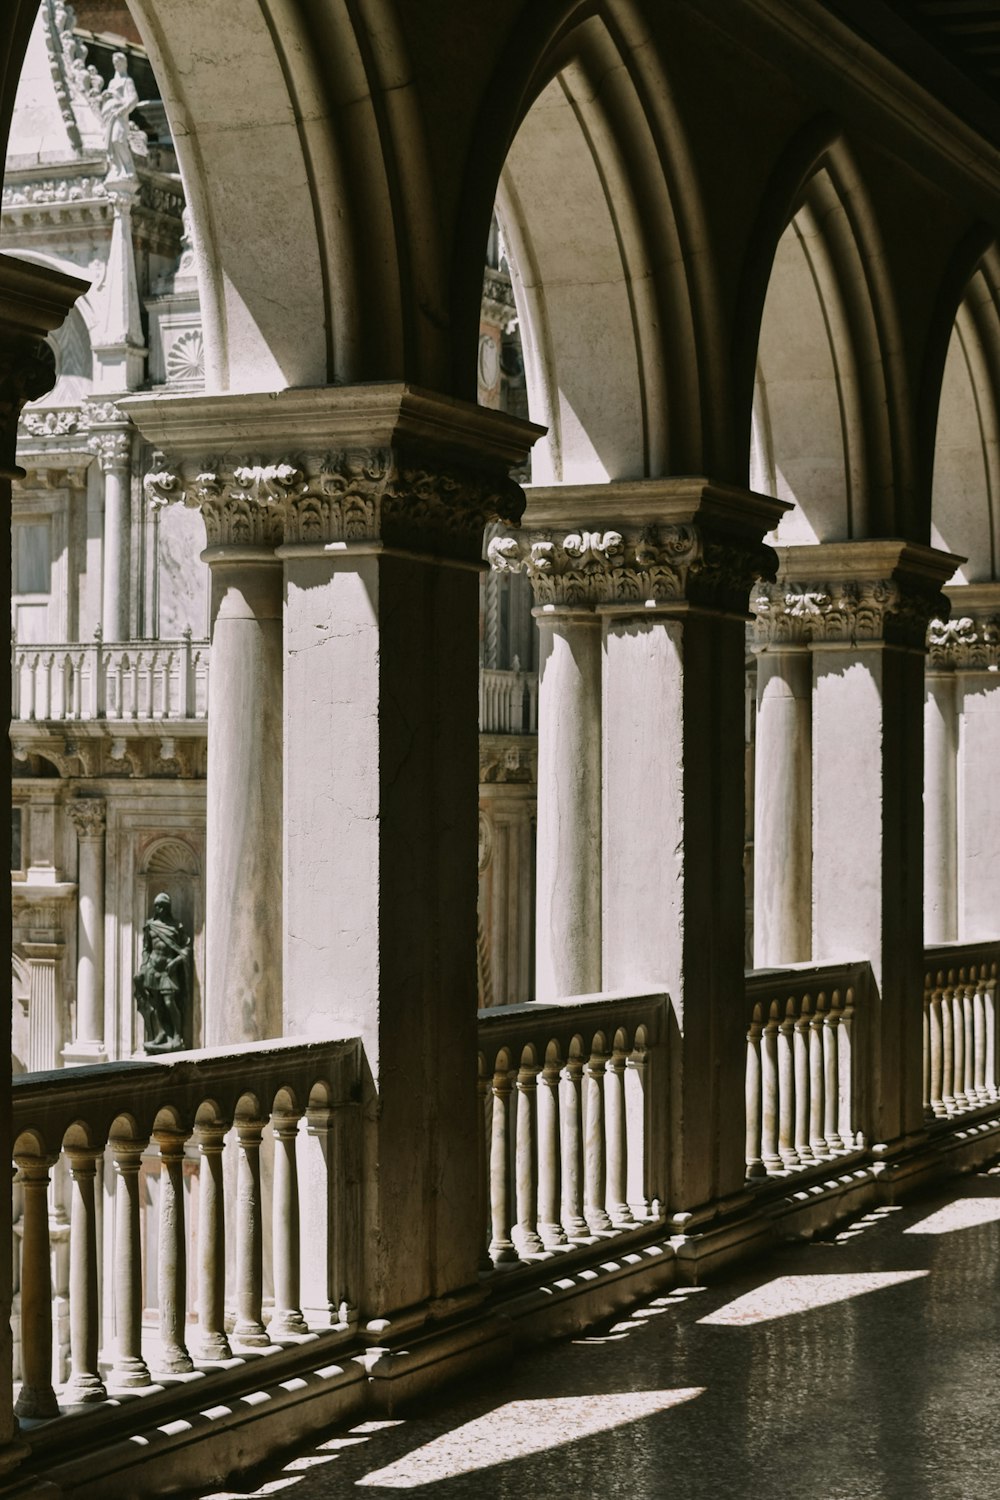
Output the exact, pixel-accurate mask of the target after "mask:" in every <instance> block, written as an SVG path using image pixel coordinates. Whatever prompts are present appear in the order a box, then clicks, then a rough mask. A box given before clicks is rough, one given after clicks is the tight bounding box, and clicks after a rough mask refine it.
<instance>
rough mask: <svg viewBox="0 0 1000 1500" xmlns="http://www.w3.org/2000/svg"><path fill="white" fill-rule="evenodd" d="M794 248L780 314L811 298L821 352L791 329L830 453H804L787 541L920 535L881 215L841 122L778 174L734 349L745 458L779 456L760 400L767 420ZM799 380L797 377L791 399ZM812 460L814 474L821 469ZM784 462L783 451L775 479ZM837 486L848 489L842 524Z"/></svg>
mask: <svg viewBox="0 0 1000 1500" xmlns="http://www.w3.org/2000/svg"><path fill="white" fill-rule="evenodd" d="M795 245H797V251H798V260H797V267H798V275H799V280H800V284H799V286H798V287H797V288H791V289H789V288H786V289H785V291H786V295H785V297H784V306H783V307H781V311H782V313H783V314H784V315H785V316H788V315H789V314H790V311H791V307H792V305H793V304H794V302H795V300H796V297H798V298H800V299H805V301H804V303H803V305H804V306H805V308H806V313H807V317H808V318H809V319H811V328H812V332H811V347H810V348H809V349H808V350H807V349H806V348H805V343H806V341H807V340H809V339H810V334H809V330H808V329H803V328H801V327H799V328H797V329H796V328H789V330H788V331H789V332H790V333H791V334H793V335H794V336H797V337H798V338H799V340H800V350H799V352H800V355H801V357H802V358H803V359H804V361H805V364H806V367H807V377H808V378H809V379H811V380H813V381H815V382H816V383H817V384H816V388H817V389H818V388H819V385H820V383H823V382H825V384H826V393H825V395H826V407H827V411H826V420H825V422H824V424H823V430H822V432H818V433H817V438H818V441H819V443H820V451H819V452H818V453H817V454H815V455H812V456H811V455H809V454H808V452H806V451H804V450H802V451H800V452H799V454H798V455H797V471H798V481H799V483H798V485H797V486H796V485H789V486H788V492H787V493H783V494H781V498H785V499H788V498H791V499H794V500H795V501H796V502H797V504H798V514H795V513H790V514H789V516H788V517H786V519H785V521H784V522H783V523H782V528H781V532H780V533H779V535H780V537H781V539H782V540H785V539H786V533H787V539H788V540H792V539H795V540H808V539H814V540H819V539H822V540H830V539H833V537H834V536H837V535H838V534H839V535H840V536H843V537H854V538H860V537H867V536H890V535H908V534H910V533H911V531H912V524H913V522H912V516H913V509H914V504H913V497H914V474H915V463H914V457H913V441H912V426H913V423H912V416H911V411H910V406H909V396H908V381H907V376H906V371H905V364H904V360H903V349H902V339H901V332H900V322H899V317H898V313H897V311H896V307H895V300H894V297H893V293H892V288H891V285H890V281H889V277H888V273H887V270H886V264H885V256H884V252H883V249H882V245H881V237H880V234H879V229H878V224H877V221H876V218H875V215H874V212H873V210H872V207H871V204H870V202H869V199H868V196H867V193H866V191H865V188H864V184H863V182H862V180H861V177H860V174H859V172H858V170H857V168H856V166H855V164H854V161H853V158H852V156H851V153H850V150H849V148H848V146H847V143H846V142H845V140H844V138H843V136H842V134H841V132H840V127H839V125H838V123H837V121H836V120H834V119H832V118H831V117H822V118H820V119H816V120H814V121H812V122H811V123H810V124H809V126H808V127H806V129H804V130H803V131H802V132H800V134H799V135H798V136H797V137H796V138H795V139H794V140H793V141H792V142H791V144H790V145H789V147H788V149H787V150H786V152H785V154H784V156H783V157H782V159H781V161H780V162H779V163H778V166H777V168H776V170H775V172H774V174H773V175H772V178H771V183H770V186H769V188H768V190H767V192H766V194H765V196H764V200H763V203H762V207H761V211H760V214H759V216H758V221H757V224H756V226H755V229H754V233H753V235H752V237H751V241H750V249H749V251H748V254H747V258H746V262H745V266H744V273H743V277H742V282H741V287H740V299H739V308H738V313H737V319H736V324H735V336H734V351H733V364H734V379H735V383H736V389H735V401H736V409H737V412H738V421H739V423H740V433H741V443H742V447H743V451H744V452H745V453H747V454H750V453H751V452H752V451H753V450H754V448H756V449H757V450H758V451H759V450H760V449H761V447H762V446H763V447H764V448H766V447H767V443H766V439H762V438H761V436H760V435H756V436H755V435H754V432H753V422H754V410H755V402H756V408H757V411H758V413H759V411H760V409H761V397H760V393H759V383H760V382H759V376H760V368H759V362H760V356H761V351H762V348H764V346H765V345H766V342H767V332H768V330H766V329H765V326H764V324H765V315H766V314H767V313H768V312H769V311H771V312H772V313H773V312H774V311H775V308H776V306H779V305H780V304H781V302H782V289H781V288H780V286H779V285H778V282H777V281H776V277H778V276H780V275H782V274H787V273H788V270H789V265H790V264H791V262H792V261H793V260H794V259H795V256H794V255H793V254H790V253H789V251H790V247H794V246H795ZM807 286H808V287H809V288H810V290H809V291H808V293H807V292H806V288H807ZM769 304H770V307H769ZM806 304H807V305H806ZM772 333H773V330H772ZM772 346H776V340H774V339H772ZM793 384H794V382H793V380H792V378H791V375H790V374H789V379H788V392H787V393H786V394H790V393H791V391H792V387H793ZM755 392H756V396H755ZM777 395H778V393H777V392H776V391H774V390H771V391H769V392H768V393H767V395H766V403H767V406H768V408H769V410H770V415H771V420H772V422H774V420H775V416H776V410H775V409H776V397H777ZM788 425H789V427H790V428H791V427H793V426H794V427H795V428H796V430H798V431H799V432H800V433H805V432H808V430H809V424H808V423H807V422H805V421H804V414H803V413H802V412H801V411H800V412H799V413H798V416H797V417H795V416H794V414H791V415H790V420H789V424H788ZM834 446H838V447H839V450H840V460H839V463H840V473H839V477H838V476H835V474H834V469H833V463H832V460H833V449H834ZM810 458H812V459H813V460H814V468H815V470H816V473H815V474H811V473H810ZM781 461H782V460H781V454H780V453H778V452H777V451H776V450H775V451H774V453H773V462H774V467H775V471H776V472H777V471H778V470H780V469H781ZM755 477H756V475H755ZM835 484H839V485H840V486H841V487H842V504H841V505H840V507H839V515H838V514H837V506H836V505H835V503H834V499H835V497H834V492H833V486H834V485H835ZM824 486H825V489H824ZM778 489H779V491H780V490H781V484H780V482H779V485H778Z"/></svg>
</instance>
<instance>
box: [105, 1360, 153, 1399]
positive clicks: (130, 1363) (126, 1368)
mask: <svg viewBox="0 0 1000 1500" xmlns="http://www.w3.org/2000/svg"><path fill="white" fill-rule="evenodd" d="M111 1384H112V1385H116V1386H118V1387H119V1388H120V1389H121V1390H126V1391H132V1390H138V1389H139V1388H140V1387H141V1386H144V1385H152V1384H153V1377H152V1375H150V1373H149V1366H148V1365H147V1364H146V1361H145V1360H144V1359H139V1358H138V1357H136V1356H133V1355H130V1356H129V1357H128V1358H127V1359H121V1360H117V1361H116V1362H115V1365H114V1368H113V1369H112V1371H111Z"/></svg>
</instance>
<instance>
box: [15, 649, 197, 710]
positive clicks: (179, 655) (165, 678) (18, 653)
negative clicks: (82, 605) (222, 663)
mask: <svg viewBox="0 0 1000 1500" xmlns="http://www.w3.org/2000/svg"><path fill="white" fill-rule="evenodd" d="M210 659H211V643H210V642H209V641H208V640H194V639H193V638H192V637H191V635H190V633H188V632H185V634H184V635H182V636H178V637H176V638H174V637H164V638H161V639H157V640H127V641H106V640H104V639H103V638H102V637H101V636H100V635H99V634H98V635H96V636H94V637H93V638H92V639H91V640H85V641H17V640H15V641H14V642H13V649H12V655H11V718H12V719H13V720H15V721H16V722H19V723H29V722H31V721H33V720H34V721H38V722H43V723H44V722H54V723H64V722H74V723H78V722H81V721H92V720H103V719H108V720H116V721H119V722H125V721H127V720H139V721H143V722H150V723H161V722H162V723H166V722H171V723H177V722H179V721H183V720H192V719H198V720H202V719H204V718H205V717H206V716H207V713H208V679H209V668H210Z"/></svg>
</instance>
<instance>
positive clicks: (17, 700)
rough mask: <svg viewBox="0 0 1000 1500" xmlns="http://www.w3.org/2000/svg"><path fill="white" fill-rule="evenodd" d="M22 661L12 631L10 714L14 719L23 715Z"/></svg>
mask: <svg viewBox="0 0 1000 1500" xmlns="http://www.w3.org/2000/svg"><path fill="white" fill-rule="evenodd" d="M21 662H22V657H21V655H20V654H19V652H18V649H17V641H16V639H15V637H14V632H13V631H11V633H10V716H11V718H12V719H19V718H20V717H21Z"/></svg>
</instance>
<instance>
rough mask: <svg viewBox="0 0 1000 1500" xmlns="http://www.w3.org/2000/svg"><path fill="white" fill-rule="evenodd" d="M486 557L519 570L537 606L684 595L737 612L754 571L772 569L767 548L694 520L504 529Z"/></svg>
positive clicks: (500, 568) (669, 599)
mask: <svg viewBox="0 0 1000 1500" xmlns="http://www.w3.org/2000/svg"><path fill="white" fill-rule="evenodd" d="M487 558H488V560H489V563H490V566H491V568H493V569H494V570H495V571H497V572H501V573H503V572H522V571H523V572H525V573H526V574H527V575H528V577H529V578H530V579H531V584H532V588H533V591H534V595H535V599H536V601H537V603H538V604H540V605H559V606H563V607H577V608H587V607H590V606H592V605H598V604H602V605H609V604H631V603H635V604H645V603H646V602H647V601H653V602H655V603H657V604H670V603H675V602H679V601H682V600H686V601H689V602H692V603H699V604H705V605H709V606H712V607H715V608H720V609H735V610H738V611H740V612H741V613H743V612H745V611H746V607H747V596H748V594H749V591H750V585H751V583H752V581H753V579H754V577H755V576H758V575H759V574H762V573H763V574H764V575H765V576H773V571H774V569H773V563H774V554H773V553H772V552H771V551H770V549H769V548H767V547H764V546H763V545H755V544H753V543H751V542H731V541H727V540H725V539H722V538H717V537H714V536H712V535H711V534H710V533H706V532H705V531H704V530H703V529H702V528H700V527H699V526H697V525H670V526H644V527H642V528H641V529H633V530H627V529H623V530H606V531H583V530H580V531H571V532H558V533H553V532H551V531H545V532H532V533H527V534H523V535H516V536H512V535H509V534H508V535H504V536H498V537H494V538H493V540H492V541H491V542H490V543H489V546H488V548H487Z"/></svg>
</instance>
